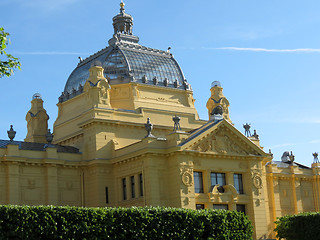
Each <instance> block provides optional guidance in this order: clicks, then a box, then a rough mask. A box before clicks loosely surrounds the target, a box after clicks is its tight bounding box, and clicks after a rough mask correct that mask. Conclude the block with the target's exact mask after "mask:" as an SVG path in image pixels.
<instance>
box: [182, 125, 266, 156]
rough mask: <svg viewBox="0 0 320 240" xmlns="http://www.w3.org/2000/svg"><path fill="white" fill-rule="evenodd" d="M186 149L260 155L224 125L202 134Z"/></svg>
mask: <svg viewBox="0 0 320 240" xmlns="http://www.w3.org/2000/svg"><path fill="white" fill-rule="evenodd" d="M187 149H189V150H196V151H200V152H212V153H216V154H226V155H243V156H246V155H260V154H259V153H258V152H257V151H256V150H254V149H253V148H252V147H251V146H249V145H248V144H247V143H245V142H244V141H243V140H242V139H240V138H239V137H238V136H236V135H235V134H234V133H232V131H230V130H229V129H226V128H225V127H224V128H220V129H217V130H216V131H213V132H212V133H210V134H208V135H206V136H204V137H203V138H202V139H200V140H199V141H197V142H195V143H194V144H193V145H192V146H190V147H188V148H187Z"/></svg>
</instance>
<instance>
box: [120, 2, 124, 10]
mask: <svg viewBox="0 0 320 240" xmlns="http://www.w3.org/2000/svg"><path fill="white" fill-rule="evenodd" d="M124 6H125V4H124V2H123V1H122V0H121V3H120V11H121V12H122V11H123V10H124Z"/></svg>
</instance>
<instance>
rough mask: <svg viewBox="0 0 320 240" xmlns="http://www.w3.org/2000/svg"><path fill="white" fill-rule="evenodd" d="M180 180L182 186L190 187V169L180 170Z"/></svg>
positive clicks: (191, 182)
mask: <svg viewBox="0 0 320 240" xmlns="http://www.w3.org/2000/svg"><path fill="white" fill-rule="evenodd" d="M181 180H182V183H183V184H184V185H186V186H187V187H191V186H192V184H193V179H192V169H181Z"/></svg>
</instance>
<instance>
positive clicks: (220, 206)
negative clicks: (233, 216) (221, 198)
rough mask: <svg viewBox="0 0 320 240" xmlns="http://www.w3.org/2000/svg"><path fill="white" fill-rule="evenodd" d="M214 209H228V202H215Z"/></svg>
mask: <svg viewBox="0 0 320 240" xmlns="http://www.w3.org/2000/svg"><path fill="white" fill-rule="evenodd" d="M213 209H224V210H228V204H213Z"/></svg>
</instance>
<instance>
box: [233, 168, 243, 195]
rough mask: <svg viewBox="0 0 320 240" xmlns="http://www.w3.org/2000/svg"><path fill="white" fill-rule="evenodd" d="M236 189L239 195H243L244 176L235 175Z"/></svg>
mask: <svg viewBox="0 0 320 240" xmlns="http://www.w3.org/2000/svg"><path fill="white" fill-rule="evenodd" d="M233 180H234V187H235V189H236V190H237V192H238V193H239V194H243V183H242V174H238V173H235V174H234V175H233Z"/></svg>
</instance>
